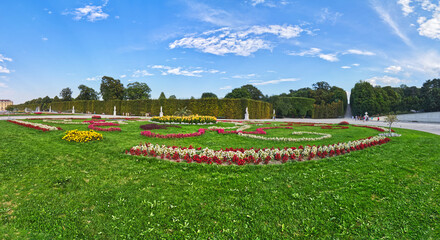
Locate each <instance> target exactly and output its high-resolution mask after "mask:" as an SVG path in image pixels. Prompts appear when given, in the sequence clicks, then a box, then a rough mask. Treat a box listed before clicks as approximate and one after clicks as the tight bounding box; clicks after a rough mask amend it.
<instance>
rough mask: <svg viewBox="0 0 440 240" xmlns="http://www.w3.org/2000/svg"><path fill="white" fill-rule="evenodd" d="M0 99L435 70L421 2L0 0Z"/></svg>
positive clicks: (346, 84)
mask: <svg viewBox="0 0 440 240" xmlns="http://www.w3.org/2000/svg"><path fill="white" fill-rule="evenodd" d="M0 23H1V24H0V32H1V34H0V98H1V99H11V100H13V101H14V102H15V103H22V102H24V101H27V100H30V99H33V98H37V97H44V96H46V95H48V96H50V97H54V96H56V95H58V94H59V93H60V91H61V89H63V88H65V87H70V88H71V89H72V90H73V96H74V97H76V96H77V95H78V93H79V91H78V86H79V85H80V84H84V85H87V86H89V87H92V88H94V89H95V90H97V91H99V86H100V81H101V80H100V79H101V77H102V76H103V75H107V76H112V77H114V78H117V79H120V80H121V81H122V83H123V84H124V85H125V86H127V84H129V83H130V82H134V81H138V82H145V83H147V84H148V85H149V86H150V88H151V89H152V92H151V94H152V97H153V98H157V97H158V96H159V94H160V93H161V92H162V91H163V92H165V94H166V96H169V95H172V94H174V95H176V96H177V97H178V98H190V97H191V96H194V97H200V96H201V94H202V93H203V92H214V93H216V94H217V95H218V96H219V97H224V96H225V95H226V94H227V93H228V92H230V91H231V89H233V88H236V87H240V86H242V85H244V84H253V85H255V86H256V87H257V88H259V89H260V90H261V91H262V92H263V93H264V94H267V95H273V94H279V93H282V92H288V91H289V89H298V88H302V87H311V85H312V84H313V83H315V82H318V81H326V82H328V83H330V85H335V86H339V87H342V88H343V89H345V90H346V91H348V92H349V91H350V89H351V88H352V87H353V86H354V84H355V83H356V82H358V81H359V80H365V81H369V82H371V83H372V84H374V85H381V86H387V85H391V86H399V85H400V84H406V85H409V86H419V87H420V86H421V85H422V84H423V82H424V81H426V80H427V79H432V78H436V77H437V78H438V77H439V73H440V52H439V51H440V42H439V41H440V3H439V2H438V1H437V2H435V1H429V0H385V1H379V0H377V1H373V0H371V1H368V0H365V1H348V0H346V1H345V0H340V1H326V0H316V1H305V0H303V1H293V0H229V1H228V0H222V1H218V0H217V1H214V0H212V1H196V0H173V1H171V0H169V1H167V0H163V1H162V0H161V1H159V0H157V1H154V0H151V1H142V0H130V1H128V0H108V1H102V0H88V1H82V0H72V1H59V0H41V1H32V0H27V1H26V0H17V1H2V2H1V3H0Z"/></svg>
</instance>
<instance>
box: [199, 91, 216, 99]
mask: <svg viewBox="0 0 440 240" xmlns="http://www.w3.org/2000/svg"><path fill="white" fill-rule="evenodd" d="M201 98H202V99H203V98H218V97H217V95H215V94H214V93H212V92H204V93H202V97H201Z"/></svg>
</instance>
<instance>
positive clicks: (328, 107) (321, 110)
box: [312, 101, 345, 118]
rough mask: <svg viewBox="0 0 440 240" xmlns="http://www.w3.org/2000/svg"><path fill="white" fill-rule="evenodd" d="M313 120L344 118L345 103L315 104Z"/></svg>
mask: <svg viewBox="0 0 440 240" xmlns="http://www.w3.org/2000/svg"><path fill="white" fill-rule="evenodd" d="M314 109H315V111H313V116H312V117H313V118H337V117H343V116H344V113H345V112H344V103H343V102H342V101H338V102H332V103H330V104H320V105H316V104H314Z"/></svg>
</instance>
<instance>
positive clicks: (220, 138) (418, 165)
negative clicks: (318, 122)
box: [0, 121, 440, 239]
mask: <svg viewBox="0 0 440 240" xmlns="http://www.w3.org/2000/svg"><path fill="white" fill-rule="evenodd" d="M35 122H40V123H42V121H35ZM141 124H145V122H144V123H141V122H130V123H129V124H128V125H121V129H122V132H103V135H104V140H102V141H97V142H90V143H74V142H67V141H64V140H62V139H61V138H62V136H63V135H64V131H55V132H41V131H38V130H34V129H28V128H25V127H22V126H18V125H15V124H12V123H8V122H6V121H0V201H1V203H0V222H1V224H0V233H1V235H0V239H2V238H5V239H9V238H11V239H23V238H24V239H26V238H27V239H95V238H96V239H156V238H176V239H185V238H187V239H194V238H200V239H207V238H211V239H231V238H232V239H244V238H247V239H285V238H342V239H347V238H349V239H350V238H356V239H357V238H374V239H377V238H392V239H430V238H431V239H439V238H440V204H439V202H440V150H439V147H440V137H439V136H437V135H433V134H429V133H423V132H418V131H412V130H403V129H402V130H401V129H399V130H398V133H399V134H402V136H401V137H397V138H393V139H392V141H391V142H389V143H387V144H384V145H381V146H375V147H371V148H368V149H365V150H362V151H356V152H352V153H350V154H346V155H343V156H338V157H333V158H327V159H323V160H318V161H305V162H288V163H286V164H281V165H260V166H254V165H248V166H235V165H234V166H217V165H215V164H214V165H205V164H196V163H192V164H187V163H175V162H170V161H164V160H158V159H153V158H145V157H137V156H129V155H124V154H122V152H123V151H124V150H125V149H129V148H130V147H132V146H134V145H137V144H139V143H141V142H154V143H160V144H166V145H177V146H189V145H190V144H191V145H193V146H195V147H210V148H215V149H220V148H225V147H243V148H249V147H257V148H262V147H272V146H274V147H285V146H299V145H306V144H310V145H313V144H332V143H337V142H346V141H348V140H356V139H360V138H365V137H368V136H373V135H377V134H378V132H377V131H375V130H372V129H368V128H359V127H353V126H350V128H349V129H336V130H328V129H320V128H319V127H294V130H295V131H315V132H323V133H330V134H332V135H333V136H332V138H330V139H325V140H322V141H318V142H302V143H289V142H287V143H286V142H275V141H261V140H253V139H249V138H243V137H240V136H236V135H219V134H217V133H214V132H207V133H206V134H205V135H203V136H200V137H194V138H187V139H151V138H147V137H144V136H141V135H140V131H141V129H139V125H141ZM49 125H52V126H60V127H62V128H63V129H65V130H70V129H79V130H86V129H87V125H62V124H59V125H58V124H52V123H51V124H49ZM221 125H222V126H232V124H226V123H222V124H221ZM268 126H271V125H268ZM198 128H200V126H199V127H197V126H184V127H183V128H182V129H178V128H168V129H167V130H152V131H153V132H156V133H162V134H165V133H178V132H195V131H197V129H198ZM255 128H256V127H255V126H254V127H253V128H252V129H255ZM252 129H249V130H252ZM294 130H284V129H273V130H267V132H268V135H267V136H268V137H269V136H284V137H294V136H292V135H291V134H290V133H291V132H292V131H294Z"/></svg>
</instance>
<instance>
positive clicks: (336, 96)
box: [330, 86, 348, 112]
mask: <svg viewBox="0 0 440 240" xmlns="http://www.w3.org/2000/svg"><path fill="white" fill-rule="evenodd" d="M330 92H331V93H332V94H331V97H330V101H331V102H337V101H338V100H341V101H342V103H343V104H344V112H345V110H347V104H348V100H347V92H346V91H345V90H344V89H342V88H339V87H336V86H333V87H331V88H330Z"/></svg>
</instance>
